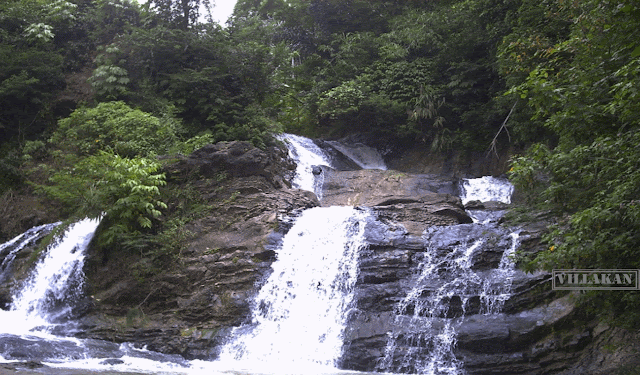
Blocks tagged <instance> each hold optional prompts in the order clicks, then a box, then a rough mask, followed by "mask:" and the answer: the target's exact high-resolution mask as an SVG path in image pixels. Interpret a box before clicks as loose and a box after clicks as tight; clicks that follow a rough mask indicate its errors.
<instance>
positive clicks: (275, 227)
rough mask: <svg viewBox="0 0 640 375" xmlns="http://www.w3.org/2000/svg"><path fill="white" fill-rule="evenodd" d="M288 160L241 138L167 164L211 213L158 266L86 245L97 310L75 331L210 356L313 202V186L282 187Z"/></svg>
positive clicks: (172, 177)
mask: <svg viewBox="0 0 640 375" xmlns="http://www.w3.org/2000/svg"><path fill="white" fill-rule="evenodd" d="M293 167H295V165H294V164H293V163H292V161H291V160H290V159H289V158H288V156H287V153H286V151H284V150H282V149H279V148H270V149H267V150H260V149H258V148H255V147H253V146H251V144H249V143H247V142H228V143H218V144H216V145H208V146H205V147H203V148H201V149H199V150H196V151H195V152H194V153H193V154H192V155H190V156H189V157H186V158H178V160H177V161H175V162H174V163H173V164H171V165H169V166H167V167H166V171H167V174H168V179H169V181H170V183H171V184H174V185H178V186H179V185H189V186H190V188H191V189H195V190H196V191H197V192H198V193H199V194H200V195H201V197H203V198H204V199H206V200H208V201H209V202H210V203H211V205H212V210H211V212H210V214H209V215H206V216H204V217H202V218H199V219H197V220H193V221H191V222H189V223H188V224H186V226H185V228H184V229H185V230H186V231H188V233H190V234H191V235H190V239H189V240H187V241H186V242H185V243H184V244H183V245H182V248H181V249H180V255H179V258H177V262H174V264H173V266H172V267H170V268H169V269H165V270H163V271H162V272H157V271H156V272H152V271H153V267H154V265H153V264H144V263H141V261H140V260H135V256H134V255H132V254H119V255H118V256H110V257H109V258H108V259H107V260H106V261H105V260H104V259H103V257H102V256H97V255H98V254H89V259H88V262H87V266H86V274H87V277H88V282H87V284H88V290H89V292H90V293H91V294H92V296H93V298H94V303H95V309H94V311H93V312H92V313H91V314H89V316H87V317H86V318H84V319H83V322H84V324H85V326H86V329H85V330H84V332H83V333H81V335H82V336H84V337H95V338H112V339H116V340H117V341H128V342H133V343H140V344H145V345H148V346H149V348H150V349H154V350H159V351H162V352H165V353H179V354H181V355H184V356H186V357H187V358H196V357H197V358H210V357H211V356H214V355H215V351H216V348H217V346H218V345H219V344H220V343H221V342H222V340H223V339H224V337H223V336H224V335H225V334H226V333H227V332H228V329H229V328H230V327H233V326H237V325H240V324H241V323H243V322H244V321H246V320H247V319H248V318H249V317H250V307H249V301H250V300H251V296H252V295H253V294H255V293H256V292H257V290H258V289H259V287H260V282H261V280H263V279H264V277H265V276H266V275H267V274H268V273H269V272H270V271H271V269H270V264H271V262H272V261H273V260H274V259H275V251H274V250H275V249H277V248H278V245H279V242H280V241H281V239H282V236H283V235H284V234H285V233H286V232H287V231H288V230H289V228H290V227H291V219H290V218H291V217H295V216H296V215H297V214H298V213H299V212H300V211H301V210H303V209H306V208H310V207H314V206H317V205H318V200H317V198H316V196H315V195H314V194H313V193H310V192H306V191H301V190H297V189H290V188H289V186H290V183H289V182H287V181H286V178H285V176H287V175H288V173H289V172H290V171H291V170H292V169H293ZM220 176H222V177H220ZM131 262H136V264H137V267H138V268H134V269H133V271H135V272H134V273H133V274H132V268H131V265H130V264H128V263H131ZM136 270H139V271H136ZM149 270H151V271H149ZM136 272H139V273H138V279H136V277H135V276H136ZM123 319H124V321H123Z"/></svg>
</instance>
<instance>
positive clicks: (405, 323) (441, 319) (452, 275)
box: [378, 228, 484, 375]
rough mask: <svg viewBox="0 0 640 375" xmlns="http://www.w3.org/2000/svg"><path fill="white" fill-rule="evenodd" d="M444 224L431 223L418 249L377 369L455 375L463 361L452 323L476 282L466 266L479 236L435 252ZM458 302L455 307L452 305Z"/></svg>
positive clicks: (476, 278)
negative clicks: (413, 270) (425, 244)
mask: <svg viewBox="0 0 640 375" xmlns="http://www.w3.org/2000/svg"><path fill="white" fill-rule="evenodd" d="M445 232H446V228H432V229H431V230H430V233H429V234H428V235H427V237H426V239H427V240H432V242H433V244H430V246H429V248H428V249H427V251H426V252H425V253H423V259H422V260H421V261H420V265H419V267H418V273H417V275H416V276H415V277H414V279H413V280H412V281H411V283H410V285H411V289H410V290H409V292H408V293H407V295H406V297H405V298H404V299H403V300H402V301H400V303H398V305H397V306H396V311H395V312H396V319H395V321H394V330H393V331H392V332H390V333H389V338H388V341H387V347H386V348H385V356H384V358H383V359H382V360H381V362H380V363H379V365H378V369H379V370H381V371H391V372H401V373H406V372H409V373H418V374H447V375H456V374H460V373H461V371H462V363H461V362H460V361H459V360H458V359H457V358H456V356H455V353H454V349H455V346H456V332H455V328H454V326H455V325H456V324H458V323H459V322H460V318H461V317H464V314H465V310H466V308H467V304H468V300H469V297H470V296H472V295H473V294H474V291H475V290H477V289H478V287H479V285H481V279H480V278H479V276H478V275H476V273H475V272H473V271H472V270H471V265H472V262H471V258H472V255H473V254H474V253H475V252H476V251H477V250H478V249H479V248H480V247H481V246H482V245H483V243H484V240H482V239H480V240H469V239H462V242H461V243H460V244H459V245H457V246H455V248H454V249H453V250H452V251H450V252H448V253H446V254H445V255H443V256H442V255H440V253H441V250H442V249H440V248H439V247H438V246H437V245H434V244H435V243H437V242H438V241H437V239H436V238H437V237H438V236H442V235H446V233H445ZM454 304H456V305H459V309H460V310H453V309H451V307H452V305H454Z"/></svg>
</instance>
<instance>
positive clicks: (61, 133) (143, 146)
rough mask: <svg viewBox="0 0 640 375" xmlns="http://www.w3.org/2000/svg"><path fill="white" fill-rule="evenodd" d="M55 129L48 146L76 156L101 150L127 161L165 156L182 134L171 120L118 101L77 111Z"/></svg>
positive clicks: (177, 125) (177, 124)
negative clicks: (143, 157) (154, 155)
mask: <svg viewBox="0 0 640 375" xmlns="http://www.w3.org/2000/svg"><path fill="white" fill-rule="evenodd" d="M58 125H59V127H58V129H57V130H56V132H55V133H54V134H53V136H52V137H51V139H50V140H49V142H50V143H51V144H53V145H54V146H55V147H56V148H59V149H60V150H62V151H63V152H65V153H71V154H75V155H78V156H86V155H95V154H97V152H98V151H100V150H102V151H106V150H111V151H112V152H114V153H115V154H117V155H120V156H122V157H130V158H131V157H136V156H149V155H153V154H160V153H165V152H167V151H169V149H170V148H171V147H172V146H173V145H175V144H176V143H177V142H178V133H179V132H180V130H181V129H180V124H179V122H177V121H176V120H174V119H173V118H172V117H163V118H158V117H155V116H153V115H151V114H149V113H146V112H143V111H140V110H137V109H132V108H131V107H129V106H128V105H127V104H125V103H124V102H121V101H117V102H106V103H100V104H98V105H97V106H96V107H95V108H80V109H77V110H75V111H74V112H73V113H71V115H70V116H69V117H67V118H65V119H62V120H60V121H59V122H58Z"/></svg>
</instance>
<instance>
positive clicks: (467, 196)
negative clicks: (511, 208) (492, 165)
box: [460, 176, 513, 204]
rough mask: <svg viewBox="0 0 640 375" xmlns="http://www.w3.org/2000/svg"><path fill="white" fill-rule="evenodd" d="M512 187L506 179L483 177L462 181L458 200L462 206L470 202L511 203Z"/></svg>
mask: <svg viewBox="0 0 640 375" xmlns="http://www.w3.org/2000/svg"><path fill="white" fill-rule="evenodd" d="M512 194H513V185H512V184H511V183H510V182H509V180H507V179H506V178H497V177H492V176H484V177H479V178H469V179H464V180H462V193H461V195H460V199H462V203H463V204H467V203H469V202H471V201H480V202H502V203H507V204H509V203H511V195H512Z"/></svg>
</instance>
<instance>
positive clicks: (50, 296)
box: [3, 219, 99, 333]
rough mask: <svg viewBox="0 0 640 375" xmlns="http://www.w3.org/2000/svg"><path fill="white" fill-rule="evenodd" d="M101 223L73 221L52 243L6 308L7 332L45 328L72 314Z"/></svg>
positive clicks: (91, 220)
mask: <svg viewBox="0 0 640 375" xmlns="http://www.w3.org/2000/svg"><path fill="white" fill-rule="evenodd" d="M98 224H99V220H94V219H84V220H82V221H79V222H77V223H75V224H72V225H70V226H69V228H67V230H66V231H65V233H64V235H63V236H62V237H61V238H59V239H58V240H57V241H56V242H53V243H52V244H50V245H49V246H48V248H47V250H46V254H45V255H44V256H43V257H42V258H41V259H40V261H39V262H38V263H37V264H36V266H35V269H34V271H33V273H32V274H31V276H30V277H29V278H28V279H27V280H26V281H25V283H24V285H23V286H22V288H21V289H20V290H19V291H18V292H17V293H16V294H15V295H14V297H13V303H12V305H11V309H10V311H8V312H4V314H3V319H6V320H8V321H11V324H7V325H5V329H3V332H4V333H6V332H8V331H11V332H13V333H26V332H29V331H33V330H35V329H38V330H42V329H46V328H47V327H50V326H51V324H52V323H56V322H58V321H59V320H60V319H64V318H66V317H68V315H69V313H70V311H71V308H72V303H73V302H74V299H75V298H77V297H78V296H79V295H80V293H81V291H82V285H83V278H84V274H83V272H82V266H83V264H84V257H85V250H86V248H87V246H88V245H89V242H90V241H91V239H92V238H93V234H94V233H95V230H96V228H97V227H98ZM52 225H55V224H52ZM27 233H28V232H27ZM6 320H5V321H6Z"/></svg>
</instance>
